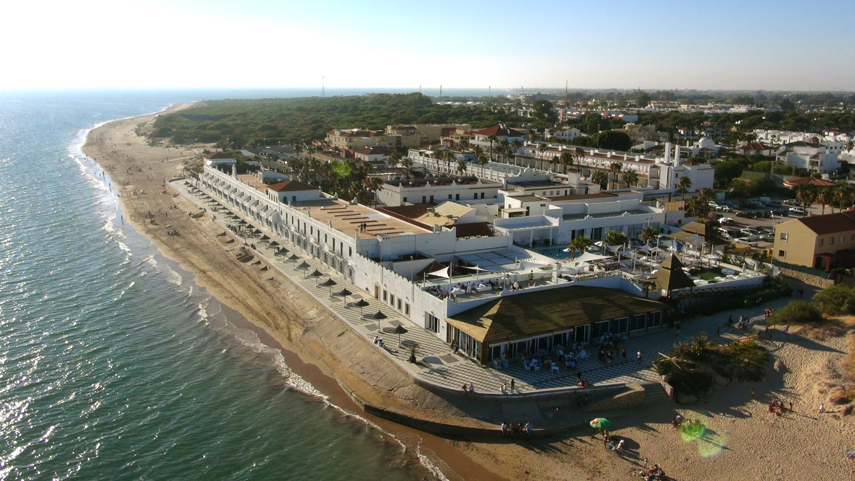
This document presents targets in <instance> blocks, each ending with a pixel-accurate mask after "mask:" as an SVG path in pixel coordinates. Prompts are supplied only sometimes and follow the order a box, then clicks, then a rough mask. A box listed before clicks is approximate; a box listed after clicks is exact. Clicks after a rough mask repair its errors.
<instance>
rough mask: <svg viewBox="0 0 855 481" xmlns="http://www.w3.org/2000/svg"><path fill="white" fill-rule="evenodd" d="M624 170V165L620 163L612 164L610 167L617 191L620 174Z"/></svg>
mask: <svg viewBox="0 0 855 481" xmlns="http://www.w3.org/2000/svg"><path fill="white" fill-rule="evenodd" d="M622 168H623V164H621V163H620V162H612V163H611V165H609V172H611V173H612V178H613V179H614V184H615V187H614V188H615V189H617V188H618V185H619V184H618V174H620V171H621V169H622Z"/></svg>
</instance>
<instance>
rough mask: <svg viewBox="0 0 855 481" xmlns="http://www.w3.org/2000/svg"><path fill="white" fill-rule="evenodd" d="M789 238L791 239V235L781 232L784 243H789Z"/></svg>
mask: <svg viewBox="0 0 855 481" xmlns="http://www.w3.org/2000/svg"><path fill="white" fill-rule="evenodd" d="M789 237H790V234H787V233H786V232H781V240H782V241H784V242H787V239H788V238H789Z"/></svg>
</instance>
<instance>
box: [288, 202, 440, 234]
mask: <svg viewBox="0 0 855 481" xmlns="http://www.w3.org/2000/svg"><path fill="white" fill-rule="evenodd" d="M291 208H292V209H294V210H296V211H298V212H301V213H304V214H306V215H309V216H311V217H312V219H315V220H318V221H320V222H323V223H324V224H330V225H332V228H333V229H335V230H337V231H339V232H341V233H343V234H345V235H346V236H348V237H353V236H354V234H355V233H356V231H358V230H359V224H362V223H365V224H367V225H368V227H367V228H366V229H365V230H364V231H362V232H359V237H362V238H370V237H377V236H378V235H387V236H392V237H394V236H400V235H414V234H425V233H427V232H428V231H427V230H426V229H422V228H421V227H417V226H415V225H413V224H409V223H407V222H404V221H401V220H398V219H396V218H394V217H391V216H388V215H386V214H383V213H380V212H377V211H376V210H374V209H371V208H370V207H366V206H364V205H360V204H351V203H350V202H347V201H344V200H341V199H318V200H310V201H304V202H295V203H292V204H291Z"/></svg>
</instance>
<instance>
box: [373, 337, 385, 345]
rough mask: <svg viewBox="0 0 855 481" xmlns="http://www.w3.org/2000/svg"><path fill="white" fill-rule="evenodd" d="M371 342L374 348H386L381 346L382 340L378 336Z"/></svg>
mask: <svg viewBox="0 0 855 481" xmlns="http://www.w3.org/2000/svg"><path fill="white" fill-rule="evenodd" d="M371 342H372V343H374V345H375V346H380V347H386V346H385V345H384V344H383V338H382V337H380V336H374V340H373V341H371Z"/></svg>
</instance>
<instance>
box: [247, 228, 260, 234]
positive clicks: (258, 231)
mask: <svg viewBox="0 0 855 481" xmlns="http://www.w3.org/2000/svg"><path fill="white" fill-rule="evenodd" d="M250 228H252V229H253V230H252V233H253V234H261V231H260V230H258V229H255V228H253V227H252V226H250Z"/></svg>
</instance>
